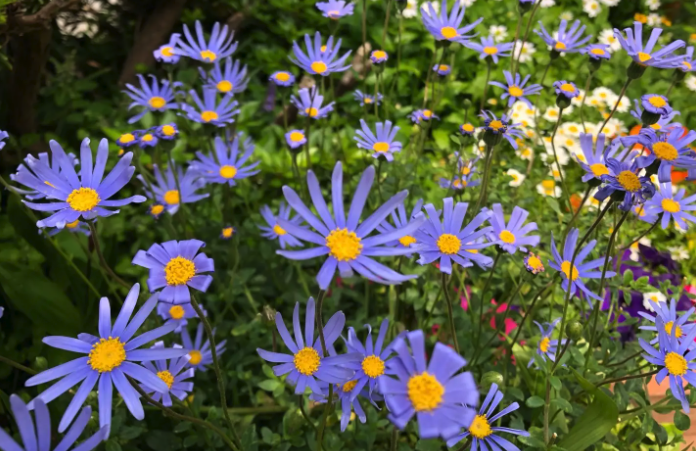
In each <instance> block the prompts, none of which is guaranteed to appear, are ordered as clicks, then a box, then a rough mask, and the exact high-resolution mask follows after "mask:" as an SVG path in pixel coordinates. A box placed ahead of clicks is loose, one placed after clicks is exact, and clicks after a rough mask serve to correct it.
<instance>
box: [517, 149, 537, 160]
mask: <svg viewBox="0 0 696 451" xmlns="http://www.w3.org/2000/svg"><path fill="white" fill-rule="evenodd" d="M515 155H517V156H518V157H520V158H521V159H523V160H531V159H532V157H534V150H533V149H532V148H531V147H529V146H518V147H517V150H516V151H515Z"/></svg>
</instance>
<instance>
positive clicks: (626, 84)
mask: <svg viewBox="0 0 696 451" xmlns="http://www.w3.org/2000/svg"><path fill="white" fill-rule="evenodd" d="M632 81H633V79H632V78H629V79H627V80H626V83H624V85H623V87H622V88H621V92H620V93H619V98H618V99H616V103H615V104H614V108H612V110H611V113H610V114H609V116H608V117H607V118H606V119H605V120H604V123H603V124H602V126H601V127H599V130H600V131H602V130H604V127H605V126H606V125H607V122H609V119H611V117H612V116H613V115H614V113H616V109H617V108H618V107H619V103H620V102H621V99H622V98H623V96H624V95H625V94H626V90H627V89H628V85H630V84H631V82H632ZM585 95H587V93H585Z"/></svg>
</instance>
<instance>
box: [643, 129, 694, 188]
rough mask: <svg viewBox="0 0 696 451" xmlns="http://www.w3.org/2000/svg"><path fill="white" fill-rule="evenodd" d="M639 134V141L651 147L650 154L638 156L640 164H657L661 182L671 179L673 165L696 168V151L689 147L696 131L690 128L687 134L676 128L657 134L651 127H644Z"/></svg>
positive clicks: (645, 165) (644, 165) (646, 165)
mask: <svg viewBox="0 0 696 451" xmlns="http://www.w3.org/2000/svg"><path fill="white" fill-rule="evenodd" d="M638 136H639V139H638V142H639V143H640V144H642V145H644V146H645V147H647V148H648V149H650V155H647V156H641V157H638V159H637V161H638V164H639V165H640V166H641V167H648V166H651V165H654V166H657V178H658V180H659V181H660V183H667V182H669V181H671V179H672V178H671V175H672V167H678V168H685V169H689V170H692V169H694V168H696V153H694V151H693V149H691V148H690V147H689V145H690V144H691V143H693V142H694V141H696V131H693V130H689V132H688V133H686V134H685V133H684V132H683V130H682V129H680V128H675V129H673V130H671V131H670V132H669V133H663V134H657V133H655V130H653V129H651V128H648V129H645V128H644V129H642V130H641V132H640V133H639V135H638ZM650 169H651V168H648V170H649V171H650Z"/></svg>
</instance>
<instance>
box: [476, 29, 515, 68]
mask: <svg viewBox="0 0 696 451" xmlns="http://www.w3.org/2000/svg"><path fill="white" fill-rule="evenodd" d="M464 45H466V46H467V47H468V48H470V49H471V50H474V51H476V52H479V59H482V60H485V59H486V58H490V59H492V60H493V62H494V63H495V64H498V61H499V58H502V57H508V56H510V52H511V51H512V47H513V43H512V42H504V43H496V42H495V39H494V38H493V36H488V37H486V38H481V43H480V44H478V43H476V42H474V41H468V42H467V43H466V44H464Z"/></svg>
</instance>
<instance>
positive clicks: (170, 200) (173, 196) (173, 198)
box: [153, 189, 179, 208]
mask: <svg viewBox="0 0 696 451" xmlns="http://www.w3.org/2000/svg"><path fill="white" fill-rule="evenodd" d="M164 201H165V202H166V203H167V204H168V205H176V204H178V203H179V191H178V190H175V189H173V190H170V191H167V192H166V193H164ZM153 208H154V207H153Z"/></svg>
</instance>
